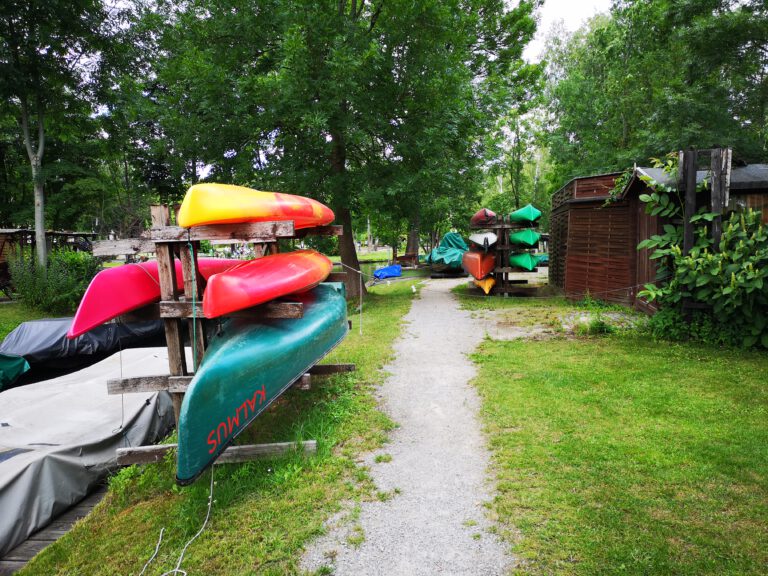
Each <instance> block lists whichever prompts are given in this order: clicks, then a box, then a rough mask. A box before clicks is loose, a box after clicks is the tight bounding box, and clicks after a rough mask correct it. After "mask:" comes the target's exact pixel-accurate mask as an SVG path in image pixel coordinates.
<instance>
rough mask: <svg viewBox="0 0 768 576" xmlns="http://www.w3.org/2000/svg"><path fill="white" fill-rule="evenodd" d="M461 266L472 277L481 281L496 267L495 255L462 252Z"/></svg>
mask: <svg viewBox="0 0 768 576" xmlns="http://www.w3.org/2000/svg"><path fill="white" fill-rule="evenodd" d="M461 266H462V267H463V268H464V270H465V271H467V272H469V273H470V274H472V276H474V277H475V278H477V279H478V280H482V279H483V278H485V277H486V276H488V274H490V273H491V272H493V269H494V268H495V267H496V255H495V254H493V253H491V252H472V251H469V252H464V256H462V258H461Z"/></svg>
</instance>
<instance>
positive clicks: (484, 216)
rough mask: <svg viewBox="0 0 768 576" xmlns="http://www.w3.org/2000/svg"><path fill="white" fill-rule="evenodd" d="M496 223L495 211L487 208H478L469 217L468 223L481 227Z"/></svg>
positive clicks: (474, 226)
mask: <svg viewBox="0 0 768 576" xmlns="http://www.w3.org/2000/svg"><path fill="white" fill-rule="evenodd" d="M493 224H496V212H493V211H492V210H488V208H480V210H478V211H477V212H475V215H474V216H472V218H470V219H469V225H470V226H472V227H473V228H482V227H483V226H491V225H493Z"/></svg>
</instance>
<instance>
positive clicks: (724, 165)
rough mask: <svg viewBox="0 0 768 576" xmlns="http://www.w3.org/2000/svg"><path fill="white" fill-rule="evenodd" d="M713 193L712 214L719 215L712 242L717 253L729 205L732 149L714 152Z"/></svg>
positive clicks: (715, 150) (714, 224) (715, 222)
mask: <svg viewBox="0 0 768 576" xmlns="http://www.w3.org/2000/svg"><path fill="white" fill-rule="evenodd" d="M711 171H712V185H711V188H712V193H711V195H710V198H711V203H712V212H714V213H715V214H717V216H715V218H714V219H713V220H712V240H713V241H714V249H715V251H719V250H720V248H719V247H720V239H721V238H722V235H723V217H722V214H723V210H724V209H725V207H726V206H727V205H728V196H729V194H728V188H729V183H730V172H731V149H730V148H715V149H714V150H712V164H711Z"/></svg>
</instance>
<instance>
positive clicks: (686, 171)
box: [681, 150, 696, 254]
mask: <svg viewBox="0 0 768 576" xmlns="http://www.w3.org/2000/svg"><path fill="white" fill-rule="evenodd" d="M681 156H682V163H681V174H682V178H681V181H682V189H683V190H685V212H684V216H683V254H688V252H690V250H691V248H693V241H694V233H693V232H694V230H693V224H692V223H691V218H692V217H693V216H694V215H695V214H696V151H695V150H686V151H685V152H683V153H682V154H681Z"/></svg>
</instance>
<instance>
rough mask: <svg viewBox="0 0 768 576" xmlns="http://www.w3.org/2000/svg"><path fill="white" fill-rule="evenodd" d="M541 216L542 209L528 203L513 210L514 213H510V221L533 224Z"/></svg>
mask: <svg viewBox="0 0 768 576" xmlns="http://www.w3.org/2000/svg"><path fill="white" fill-rule="evenodd" d="M540 217H541V210H539V209H538V208H536V207H535V206H534V205H533V204H527V205H525V206H523V207H522V208H520V209H519V210H515V211H514V212H512V214H510V215H509V220H510V222H517V223H529V224H533V223H534V222H536V221H537V220H538V219H539V218H540Z"/></svg>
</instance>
